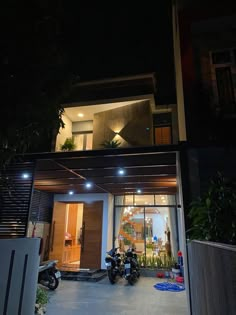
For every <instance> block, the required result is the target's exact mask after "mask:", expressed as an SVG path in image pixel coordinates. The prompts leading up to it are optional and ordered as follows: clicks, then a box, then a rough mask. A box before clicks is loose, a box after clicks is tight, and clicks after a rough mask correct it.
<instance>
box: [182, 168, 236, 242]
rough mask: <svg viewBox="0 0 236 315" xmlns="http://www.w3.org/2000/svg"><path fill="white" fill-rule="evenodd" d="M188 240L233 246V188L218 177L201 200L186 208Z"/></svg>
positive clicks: (235, 226)
mask: <svg viewBox="0 0 236 315" xmlns="http://www.w3.org/2000/svg"><path fill="white" fill-rule="evenodd" d="M189 218H190V220H191V228H190V229H189V230H188V231H187V233H188V237H189V238H190V239H197V240H202V241H213V242H219V243H226V244H236V184H235V182H233V181H232V180H231V181H229V180H227V179H226V178H225V177H224V176H223V175H222V174H221V173H218V174H217V176H216V177H215V178H213V179H212V180H211V181H210V185H209V187H208V190H207V192H206V193H205V194H204V195H203V197H202V198H199V199H198V200H195V201H193V202H192V203H191V205H190V211H189Z"/></svg>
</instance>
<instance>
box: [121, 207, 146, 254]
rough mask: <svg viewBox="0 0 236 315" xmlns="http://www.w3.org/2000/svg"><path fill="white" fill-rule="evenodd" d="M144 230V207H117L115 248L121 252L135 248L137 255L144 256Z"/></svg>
mask: <svg viewBox="0 0 236 315" xmlns="http://www.w3.org/2000/svg"><path fill="white" fill-rule="evenodd" d="M144 229H145V224H144V209H143V208H142V207H136V206H127V207H116V211H115V241H116V242H115V246H119V247H120V250H121V251H126V250H127V249H128V248H129V247H134V248H136V251H137V254H139V255H141V254H144V253H145V246H144V241H145V239H144V235H145V232H144Z"/></svg>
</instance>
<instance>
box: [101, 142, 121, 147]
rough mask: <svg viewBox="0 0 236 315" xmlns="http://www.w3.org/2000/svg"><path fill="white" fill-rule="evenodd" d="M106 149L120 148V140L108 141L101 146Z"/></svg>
mask: <svg viewBox="0 0 236 315" xmlns="http://www.w3.org/2000/svg"><path fill="white" fill-rule="evenodd" d="M101 145H102V146H103V147H104V148H118V147H119V146H120V145H121V142H120V141H118V140H111V141H109V140H106V141H104V142H103V143H102V144H101Z"/></svg>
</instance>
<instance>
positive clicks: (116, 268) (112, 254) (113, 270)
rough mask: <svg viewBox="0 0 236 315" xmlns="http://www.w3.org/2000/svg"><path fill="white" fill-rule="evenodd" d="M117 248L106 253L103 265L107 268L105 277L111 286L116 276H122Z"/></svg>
mask: <svg viewBox="0 0 236 315" xmlns="http://www.w3.org/2000/svg"><path fill="white" fill-rule="evenodd" d="M118 249H119V247H116V248H112V249H111V250H110V251H109V252H107V257H106V258H105V263H106V267H107V275H108V278H109V281H110V283H111V284H114V283H115V282H116V278H117V276H120V277H122V276H123V264H122V259H121V255H120V253H118Z"/></svg>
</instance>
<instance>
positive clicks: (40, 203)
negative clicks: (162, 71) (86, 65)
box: [28, 73, 185, 269]
mask: <svg viewBox="0 0 236 315" xmlns="http://www.w3.org/2000/svg"><path fill="white" fill-rule="evenodd" d="M63 120H64V122H65V128H64V129H62V130H60V132H59V134H58V136H57V139H56V141H55V153H48V154H46V155H44V154H37V155H36V156H35V163H36V166H35V173H34V194H33V199H32V203H31V220H30V221H31V222H32V223H30V225H29V229H28V235H29V236H30V235H32V233H36V235H38V236H41V237H44V258H45V259H46V258H50V259H57V260H59V264H60V265H61V266H62V268H63V267H65V268H70V267H71V266H73V265H74V266H76V267H80V268H98V269H99V268H105V264H104V258H105V255H106V251H107V250H109V248H111V247H112V246H119V247H120V248H121V250H126V249H127V248H128V246H135V248H136V250H137V252H138V255H139V258H140V261H141V260H142V263H143V266H148V265H150V261H151V258H152V257H156V259H158V258H160V255H161V257H162V258H161V259H163V260H164V259H166V258H164V257H167V259H168V257H170V256H171V257H175V258H177V251H178V250H179V249H181V250H182V251H183V252H184V243H185V241H184V232H183V231H184V217H183V207H181V206H180V204H181V200H182V192H181V176H180V166H179V163H178V161H179V153H178V143H179V128H178V115H177V104H160V105H159V104H157V103H156V80H155V75H154V74H152V73H151V74H145V75H138V76H132V77H122V78H116V79H109V80H101V81H95V82H85V83H80V84H78V85H77V86H75V89H74V92H73V93H72V95H71V99H69V100H68V102H67V103H66V104H65V113H64V117H63ZM68 138H69V139H72V138H73V141H74V149H73V150H70V151H63V150H62V145H63V144H65V140H66V139H68ZM112 141H113V142H118V143H119V146H118V147H117V148H112V147H106V146H104V143H105V142H108V143H111V142H112ZM31 158H32V156H31ZM46 209H47V210H46ZM49 214H50V215H49ZM46 216H47V217H46ZM34 222H37V223H36V225H35V226H34ZM34 228H35V229H34ZM181 231H182V232H181Z"/></svg>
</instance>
